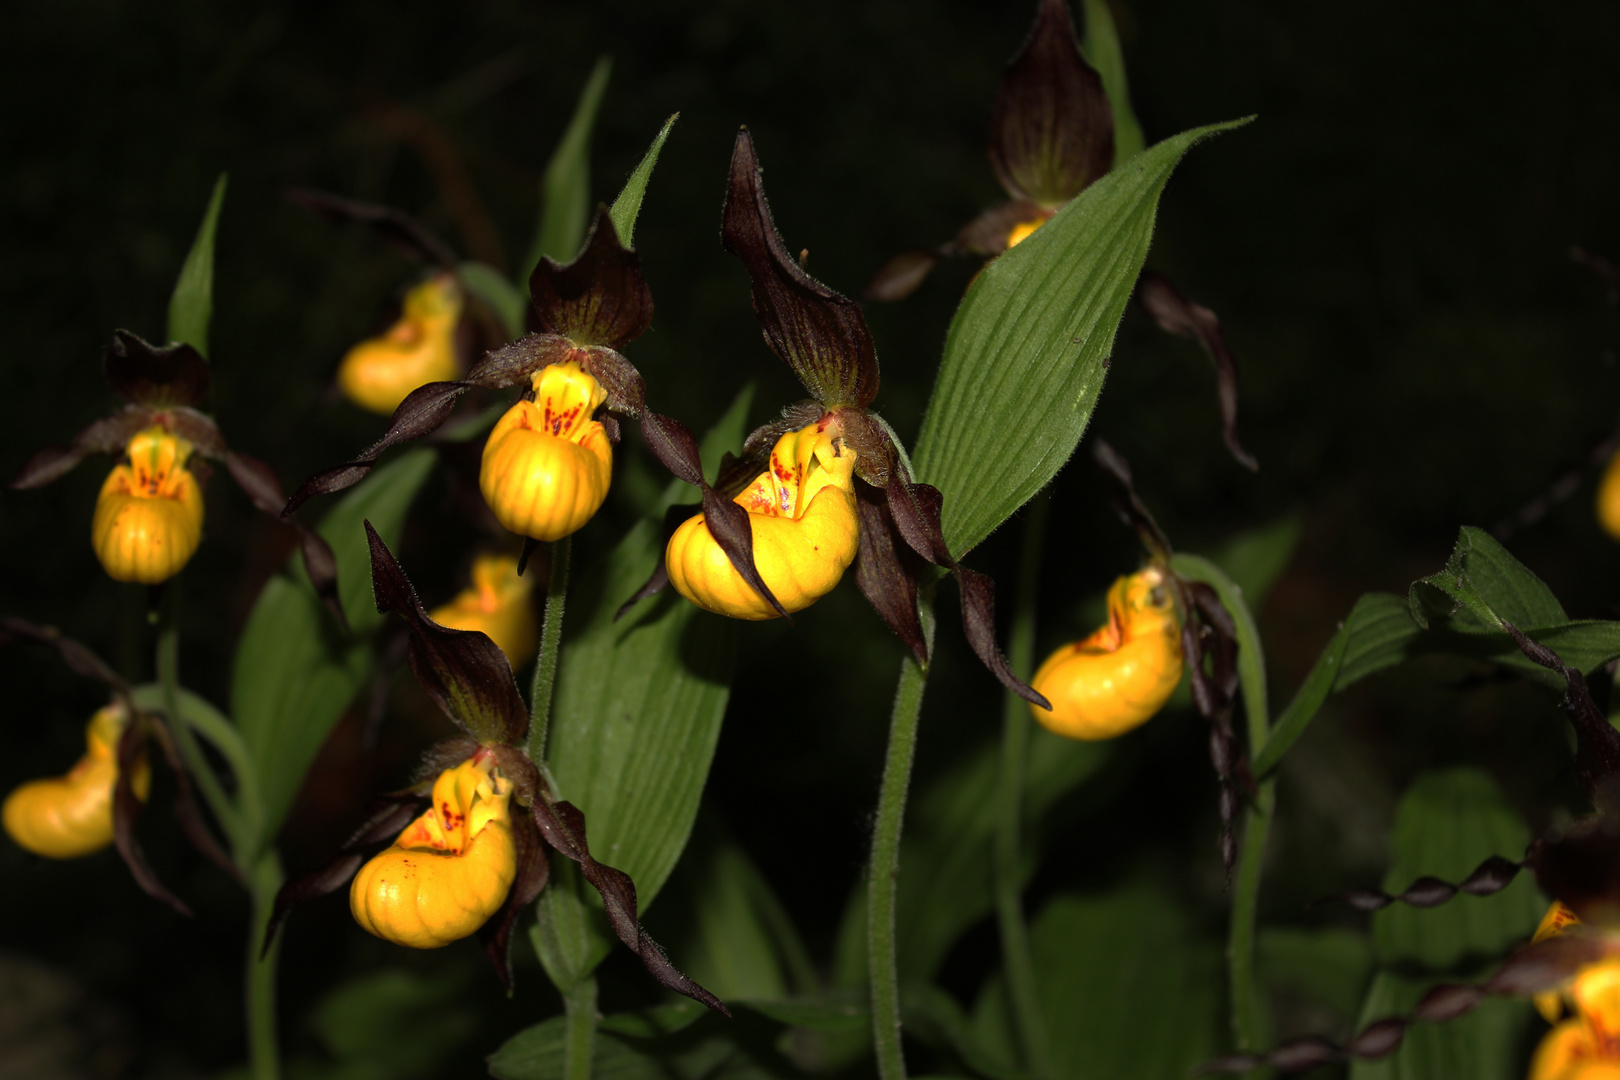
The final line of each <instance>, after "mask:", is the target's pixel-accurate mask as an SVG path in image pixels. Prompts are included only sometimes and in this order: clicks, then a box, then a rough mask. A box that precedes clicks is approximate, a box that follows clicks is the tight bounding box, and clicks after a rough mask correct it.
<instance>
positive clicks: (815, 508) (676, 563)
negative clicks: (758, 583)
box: [664, 421, 860, 620]
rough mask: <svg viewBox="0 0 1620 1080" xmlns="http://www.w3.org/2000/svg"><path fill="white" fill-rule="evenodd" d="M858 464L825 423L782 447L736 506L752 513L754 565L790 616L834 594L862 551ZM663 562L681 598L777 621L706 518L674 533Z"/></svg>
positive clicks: (774, 451) (786, 439)
mask: <svg viewBox="0 0 1620 1080" xmlns="http://www.w3.org/2000/svg"><path fill="white" fill-rule="evenodd" d="M855 459H856V455H855V451H854V450H852V449H851V448H850V447H849V446H848V445H847V444H844V443H843V442H842V440H841V439H840V438H839V437H838V433H837V432H836V430H835V429H834V428H832V427H830V426H828V425H827V423H826V422H825V421H818V422H817V423H815V424H811V425H809V426H808V427H804V428H801V429H799V430H798V431H791V432H789V433H787V434H786V435H783V436H782V437H781V438H780V439H779V440H777V443H776V446H775V447H774V448H773V449H772V451H771V455H770V461H769V465H768V467H767V468H766V469H765V471H764V472H762V473H760V474H759V476H757V477H756V478H755V479H754V481H753V483H751V484H749V485H748V487H747V488H746V489H745V490H744V491H743V492H742V493H741V494H739V495H738V496H737V497H736V498H735V499H733V500H732V501H733V502H735V503H737V504H738V505H739V506H741V507H743V509H745V510H747V511H748V523H749V527H750V529H751V531H752V534H753V543H754V565H755V566H757V567H758V568H759V573H760V576H761V577H762V578H763V579H764V581H765V584H766V586H767V587H769V589H770V590H771V592H772V593H774V594H775V595H776V598H777V599H778V600H779V601H780V602H781V604H782V606H783V607H784V608H786V609H787V611H788V612H789V613H790V614H791V613H792V612H795V611H802V610H804V609H805V608H807V607H809V606H810V605H811V604H813V603H815V602H816V601H817V600H819V599H820V598H821V597H823V596H825V595H826V594H827V593H829V592H831V591H832V590H833V587H834V586H836V585H837V584H838V582H839V580H840V579H841V578H842V577H843V575H844V571H845V570H846V569H848V567H849V564H850V563H851V562H853V561H854V560H855V556H856V554H857V552H858V551H859V550H860V520H859V517H858V515H857V513H856V508H855V493H854V470H855ZM664 560H665V565H666V566H667V568H668V572H669V580H670V583H671V584H673V585H674V586H675V589H676V591H677V592H679V593H680V594H681V595H682V596H684V597H686V598H687V599H688V600H690V601H692V602H693V603H694V604H696V605H698V606H699V607H701V608H704V609H705V610H708V611H713V612H715V613H717V614H720V615H729V616H731V617H732V618H737V619H754V620H759V619H772V618H775V617H776V616H777V614H778V612H777V610H776V609H775V608H774V607H772V606H771V604H770V603H769V602H768V601H767V600H766V599H765V598H764V597H762V596H760V595H759V593H757V592H756V591H755V590H754V589H753V587H752V586H750V585H749V584H748V583H747V582H746V581H744V580H743V578H742V575H741V574H739V573H738V572H737V570H736V568H735V567H734V566H733V565H732V563H731V558H730V556H729V555H727V554H726V552H725V551H724V550H722V549H721V547H720V545H719V544H718V543H717V542H716V541H715V539H714V537H713V536H712V535H711V534H710V532H709V528H708V525H707V523H706V516H705V515H703V514H699V515H697V516H695V517H691V518H688V519H687V520H686V521H685V522H683V523H682V524H681V526H680V528H678V529H677V530H676V531H675V535H674V536H672V537H671V538H670V541H669V546H668V547H667V548H666V549H665V555H664Z"/></svg>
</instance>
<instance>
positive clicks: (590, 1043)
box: [563, 975, 596, 1080]
mask: <svg viewBox="0 0 1620 1080" xmlns="http://www.w3.org/2000/svg"><path fill="white" fill-rule="evenodd" d="M563 1005H564V1006H565V1007H566V1008H567V1010H568V1014H567V1015H568V1028H567V1031H566V1032H565V1034H564V1035H563V1080H591V1058H592V1055H593V1054H594V1053H595V1050H596V976H594V975H587V976H585V977H584V978H583V979H581V980H579V982H577V983H575V984H574V985H573V986H571V987H569V989H568V992H567V993H566V994H564V995H563Z"/></svg>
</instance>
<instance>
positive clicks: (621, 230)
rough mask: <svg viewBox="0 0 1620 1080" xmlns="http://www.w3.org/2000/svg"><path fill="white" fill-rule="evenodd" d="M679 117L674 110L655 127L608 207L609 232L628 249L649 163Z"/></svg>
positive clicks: (632, 244)
mask: <svg viewBox="0 0 1620 1080" xmlns="http://www.w3.org/2000/svg"><path fill="white" fill-rule="evenodd" d="M680 118H681V114H680V113H676V114H674V115H673V116H671V117H670V118H669V119H668V120H665V121H664V126H663V127H662V128H660V129H659V132H658V135H657V137H656V138H654V139H653V141H652V146H650V147H648V148H647V153H646V154H645V155H643V157H642V159H641V164H640V165H637V166H636V171H635V172H633V173H631V174H630V179H629V180H626V181H625V184H624V190H623V191H621V192H619V197H618V198H617V199H614V200H613V205H612V206H611V207H610V208H609V209H608V217H610V218H612V219H613V231H614V232H616V233H618V234H619V243H621V244H623V245H624V246H625V247H626V248H629V249H631V250H634V248H635V246H636V245H635V235H636V218H637V217H638V216H640V214H641V200H642V198H643V197H644V196H645V195H646V194H647V182H648V181H649V180H651V179H652V173H653V166H655V165H657V164H658V154H659V151H661V150H663V149H664V140H665V139H668V138H669V133H670V131H671V130H673V129H674V127H675V121H677V120H679V119H680Z"/></svg>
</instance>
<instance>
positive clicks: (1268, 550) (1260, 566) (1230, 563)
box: [1209, 514, 1301, 610]
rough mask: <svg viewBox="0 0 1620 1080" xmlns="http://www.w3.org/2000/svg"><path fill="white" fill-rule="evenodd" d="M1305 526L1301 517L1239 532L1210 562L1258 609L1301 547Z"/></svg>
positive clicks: (1214, 554)
mask: <svg viewBox="0 0 1620 1080" xmlns="http://www.w3.org/2000/svg"><path fill="white" fill-rule="evenodd" d="M1300 529H1301V524H1300V519H1299V515H1298V514H1289V515H1288V516H1287V517H1281V518H1278V519H1277V520H1276V521H1271V522H1267V523H1266V524H1264V525H1260V526H1258V527H1256V528H1253V529H1249V530H1247V531H1245V532H1241V533H1238V534H1237V535H1236V536H1234V537H1232V539H1230V540H1228V541H1227V542H1226V543H1225V544H1223V545H1222V546H1221V548H1220V550H1218V551H1215V552H1212V553H1211V554H1210V556H1209V558H1210V561H1211V562H1213V563H1214V564H1215V565H1216V566H1219V567H1220V568H1221V569H1222V570H1224V571H1226V576H1227V577H1229V578H1231V579H1232V581H1233V583H1234V584H1236V585H1237V586H1238V588H1240V589H1242V590H1243V596H1244V599H1245V600H1247V601H1248V603H1249V606H1250V607H1251V608H1253V609H1256V610H1258V609H1259V607H1260V605H1261V604H1262V603H1263V602H1264V601H1265V598H1266V594H1267V593H1268V592H1270V591H1271V586H1272V585H1274V584H1275V583H1276V581H1277V579H1278V578H1280V577H1282V572H1283V571H1284V570H1286V569H1287V568H1288V563H1289V560H1291V559H1292V558H1293V557H1294V549H1295V548H1296V547H1298V546H1299V534H1300Z"/></svg>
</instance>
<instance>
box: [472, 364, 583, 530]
mask: <svg viewBox="0 0 1620 1080" xmlns="http://www.w3.org/2000/svg"><path fill="white" fill-rule="evenodd" d="M532 385H533V387H534V400H533V401H519V402H518V403H517V404H516V405H514V406H512V407H511V408H510V409H508V410H507V412H506V415H505V416H503V417H501V419H500V422H499V423H497V424H496V425H495V430H494V431H491V432H490V433H489V441H488V442H487V443H485V444H484V459H483V465H482V467H481V468H480V470H479V473H478V486H479V487H480V488H481V489H482V490H483V493H484V501H485V502H486V503H488V504H489V508H490V509H491V510H493V511H494V512H495V517H496V519H497V520H498V521H500V523H501V524H502V525H504V526H506V527H507V528H508V529H510V530H512V531H513V532H515V533H517V534H518V535H520V536H528V537H532V538H534V539H536V540H561V539H562V538H563V537H565V536H568V535H569V534H571V533H574V532H577V531H578V530H579V529H580V528H582V527H583V526H584V524H585V523H586V522H587V521H589V520H591V516H592V515H593V514H595V513H596V511H597V510H598V509H599V508H600V507H601V505H602V502H603V500H605V499H606V498H607V493H608V484H609V483H610V482H611V481H612V479H613V447H612V445H611V444H610V443H609V441H608V436H607V431H606V430H605V429H604V428H603V427H602V424H601V422H600V421H598V420H593V419H592V417H593V416H594V415H595V413H596V410H597V409H598V408H599V407H600V406H601V404H602V403H603V402H604V401H606V400H607V391H605V390H603V389H602V387H601V385H600V384H599V383H598V382H597V381H596V380H595V379H593V378H592V377H591V376H590V375H588V374H586V372H585V371H584V370H583V369H582V368H581V367H580V366H579V364H578V363H576V362H574V361H572V360H570V361H567V362H566V363H562V364H552V365H550V366H548V367H544V368H541V369H540V370H539V371H537V372H535V374H534V377H533V380H532Z"/></svg>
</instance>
